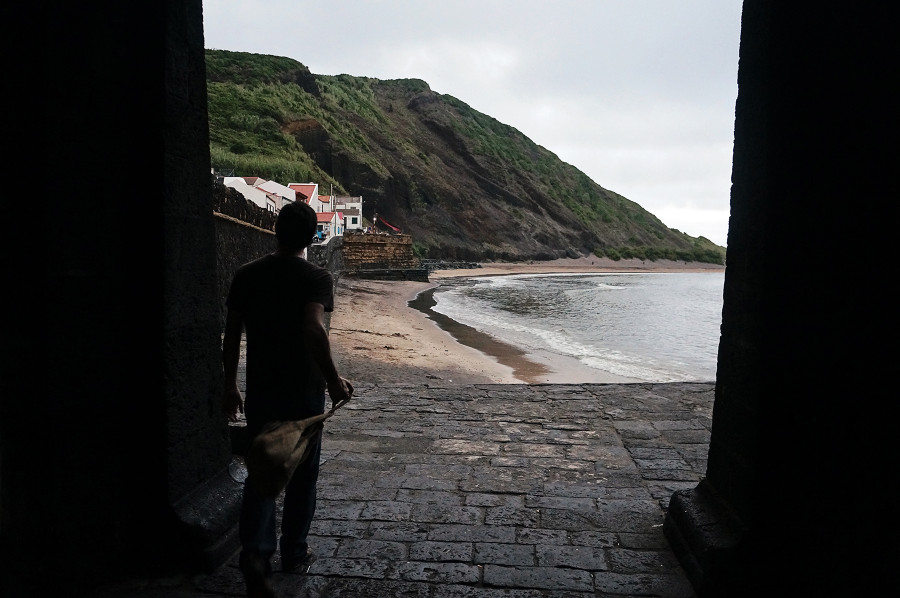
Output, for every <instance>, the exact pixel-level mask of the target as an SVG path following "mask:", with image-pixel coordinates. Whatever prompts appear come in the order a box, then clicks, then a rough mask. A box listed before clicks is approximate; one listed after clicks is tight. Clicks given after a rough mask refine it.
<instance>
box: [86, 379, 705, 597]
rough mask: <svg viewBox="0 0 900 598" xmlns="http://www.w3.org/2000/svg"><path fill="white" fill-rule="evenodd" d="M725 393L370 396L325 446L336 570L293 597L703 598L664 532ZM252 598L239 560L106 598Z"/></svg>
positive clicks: (313, 578)
mask: <svg viewBox="0 0 900 598" xmlns="http://www.w3.org/2000/svg"><path fill="white" fill-rule="evenodd" d="M714 390H715V384H714V383H712V382H706V383H674V384H594V385H591V384H583V385H508V384H503V385H499V384H486V385H471V386H452V387H445V388H435V387H429V386H426V385H415V386H412V385H410V386H399V385H395V386H363V387H359V388H357V393H356V396H355V397H354V400H353V401H351V403H350V404H348V405H347V406H346V407H344V408H343V409H342V410H340V411H338V413H337V414H336V415H335V416H334V417H333V418H331V419H330V420H329V421H328V422H327V424H326V428H325V438H324V441H323V449H322V461H323V465H322V473H321V476H320V478H319V507H318V511H317V515H316V520H315V522H314V524H313V530H312V534H313V535H312V537H311V539H310V543H311V545H312V546H313V547H314V549H315V550H316V551H317V553H318V555H319V560H318V561H317V562H316V563H315V564H314V565H313V567H312V569H311V571H310V575H308V576H306V577H298V576H292V575H285V574H281V573H276V574H275V576H274V585H275V587H276V589H277V592H278V595H279V596H284V597H301V596H305V597H314V596H354V597H393V596H416V597H423V598H425V597H427V598H451V597H452V598H468V597H473V598H474V597H490V598H499V597H511V598H512V597H515V598H533V597H538V596H564V597H571V598H575V597H585V598H586V597H588V596H660V597H670V598H676V597H677V598H693V597H694V596H695V594H694V591H693V589H692V588H691V585H690V583H689V582H688V580H687V577H686V575H685V573H684V571H683V569H682V568H681V567H680V565H679V563H678V561H677V560H676V559H675V557H674V555H673V553H672V550H671V548H670V546H669V545H668V543H667V542H666V540H665V538H664V537H663V519H664V516H665V510H666V508H667V506H668V500H669V497H670V496H671V495H672V493H673V491H675V490H678V489H683V488H693V487H694V486H696V484H697V482H698V480H699V479H700V478H701V476H702V475H703V473H704V472H705V471H706V455H707V449H708V444H709V429H710V425H711V417H712V405H713V398H714ZM233 475H235V476H236V477H240V476H242V475H245V471H244V469H243V466H242V464H241V463H240V462H239V461H236V462H235V464H234V466H233ZM273 564H274V566H275V569H276V571H277V570H278V568H279V564H280V563H278V561H277V556H276V560H275V561H274V563H273ZM243 593H244V585H243V581H242V578H241V575H240V572H239V571H238V569H237V555H235V556H234V557H233V558H231V559H230V560H229V561H228V562H227V563H226V564H224V565H223V566H221V567H220V568H219V569H218V570H216V571H215V572H213V573H212V574H210V575H201V576H197V577H194V578H193V579H168V580H141V581H132V582H128V583H127V584H121V585H119V586H118V587H114V588H113V587H111V588H108V589H107V590H105V591H103V592H99V593H97V594H96V595H97V596H201V595H206V596H208V595H220V596H239V595H243Z"/></svg>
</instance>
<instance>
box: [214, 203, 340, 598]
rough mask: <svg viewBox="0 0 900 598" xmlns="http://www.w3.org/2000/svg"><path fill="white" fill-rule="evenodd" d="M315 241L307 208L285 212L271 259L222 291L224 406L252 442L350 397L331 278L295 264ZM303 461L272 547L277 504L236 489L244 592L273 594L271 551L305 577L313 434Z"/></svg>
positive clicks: (315, 455) (309, 555) (249, 267)
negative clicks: (335, 339) (334, 330)
mask: <svg viewBox="0 0 900 598" xmlns="http://www.w3.org/2000/svg"><path fill="white" fill-rule="evenodd" d="M315 234H316V213H315V211H314V210H313V209H312V208H311V207H310V206H309V205H307V204H305V203H303V202H296V203H293V204H289V205H287V206H284V207H283V208H282V209H281V211H280V212H279V214H278V218H277V220H276V222H275V236H276V238H277V241H278V248H277V250H276V251H275V253H272V254H270V255H267V256H265V257H263V258H260V259H258V260H255V261H252V262H250V263H248V264H245V265H243V266H242V267H241V268H239V269H238V271H237V273H236V274H235V276H234V279H233V280H232V283H231V289H230V291H229V293H228V300H227V308H228V311H227V316H226V322H225V337H224V340H223V365H224V368H225V395H224V398H223V404H222V406H223V409H224V411H225V413H226V414H227V415H228V417H229V419H230V420H231V421H236V420H237V414H238V412H241V413H244V414H245V415H246V419H247V432H248V435H249V437H250V438H251V439H252V438H253V437H255V436H256V435H257V434H258V433H259V432H260V430H261V429H262V428H263V426H264V425H265V424H266V423H267V422H271V421H285V420H300V419H305V418H307V417H311V416H314V415H319V414H321V413H324V411H325V389H326V388H327V389H328V395H329V396H330V397H331V401H332V405H334V404H336V403H339V402H341V401H344V400H346V399H348V398H349V397H350V393H351V392H352V390H351V389H352V387H351V386H350V384H349V383H348V382H347V381H346V380H345V379H343V378H341V377H340V376H339V375H338V372H337V368H336V367H335V364H334V360H333V358H332V355H331V345H330V343H329V339H328V332H327V330H326V329H325V312H330V311H332V310H333V309H334V289H333V279H332V276H331V274H330V273H329V272H328V271H327V270H325V269H324V268H320V267H318V266H316V265H314V264H311V263H310V262H308V261H306V260H305V259H304V258H303V255H304V251H305V250H306V248H307V247H308V246H309V245H310V244H311V243H312V241H313V239H314V237H315ZM242 333H245V334H246V335H247V376H246V403H245V401H244V397H242V396H241V392H240V390H239V389H238V383H237V367H238V361H239V355H240V342H241V335H242ZM313 442H314V446H313V449H312V451H311V456H310V458H309V459H307V460H306V461H304V462H303V463H301V464H300V465H299V466H298V467H297V469H296V471H295V472H294V475H293V477H292V478H291V479H290V481H289V482H288V484H287V487H286V488H285V491H284V492H285V494H284V511H283V513H282V522H281V538H280V541H278V542H277V546H276V529H275V499H274V498H266V497H262V496H260V495H259V493H257V492H256V490H255V488H254V487H253V484H252V483H251V480H250V479H248V480H247V482H246V483H245V485H244V495H243V503H242V507H241V518H240V540H241V555H240V567H241V570H242V571H243V573H244V577H245V579H246V582H247V590H248V595H250V596H272V595H273V591H272V587H271V585H270V581H269V577H270V575H271V558H272V556H273V555H274V553H275V550H276V548H277V549H279V550H280V553H281V563H282V570H283V571H286V572H291V573H306V572H307V571H308V570H309V567H310V565H311V564H312V562H313V561H314V560H315V558H316V557H315V553H314V552H313V551H312V549H311V548H310V547H309V545H308V543H307V534H308V533H309V529H310V525H311V523H312V519H313V516H314V514H315V509H316V480H317V479H318V475H319V453H320V446H321V436H317V437H316V438H315V440H314V441H313Z"/></svg>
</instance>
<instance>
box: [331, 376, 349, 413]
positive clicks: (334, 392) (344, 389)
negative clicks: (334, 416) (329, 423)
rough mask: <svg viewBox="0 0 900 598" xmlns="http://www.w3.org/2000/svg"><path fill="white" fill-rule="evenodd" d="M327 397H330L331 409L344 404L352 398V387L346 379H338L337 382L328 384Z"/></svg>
mask: <svg viewBox="0 0 900 598" xmlns="http://www.w3.org/2000/svg"><path fill="white" fill-rule="evenodd" d="M328 396H330V397H331V408H332V409H334V408H335V405H340V404H342V403H346V402H347V401H349V400H350V397H351V396H353V385H352V384H350V381H349V380H347V379H346V378H340V377H338V379H337V381H335V382H329V383H328Z"/></svg>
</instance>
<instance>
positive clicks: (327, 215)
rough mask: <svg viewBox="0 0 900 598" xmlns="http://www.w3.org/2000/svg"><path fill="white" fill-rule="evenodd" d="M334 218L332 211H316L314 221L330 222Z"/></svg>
mask: <svg viewBox="0 0 900 598" xmlns="http://www.w3.org/2000/svg"><path fill="white" fill-rule="evenodd" d="M333 219H334V212H316V222H331V221H332V220H333Z"/></svg>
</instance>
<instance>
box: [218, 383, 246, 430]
mask: <svg viewBox="0 0 900 598" xmlns="http://www.w3.org/2000/svg"><path fill="white" fill-rule="evenodd" d="M222 411H224V412H225V415H227V416H228V421H230V422H236V421H237V420H238V417H237V414H238V413H239V412H240V413H243V412H244V397H243V396H242V395H241V391H240V390H238V389H237V388H229V389H226V390H225V394H224V395H223V396H222Z"/></svg>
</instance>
